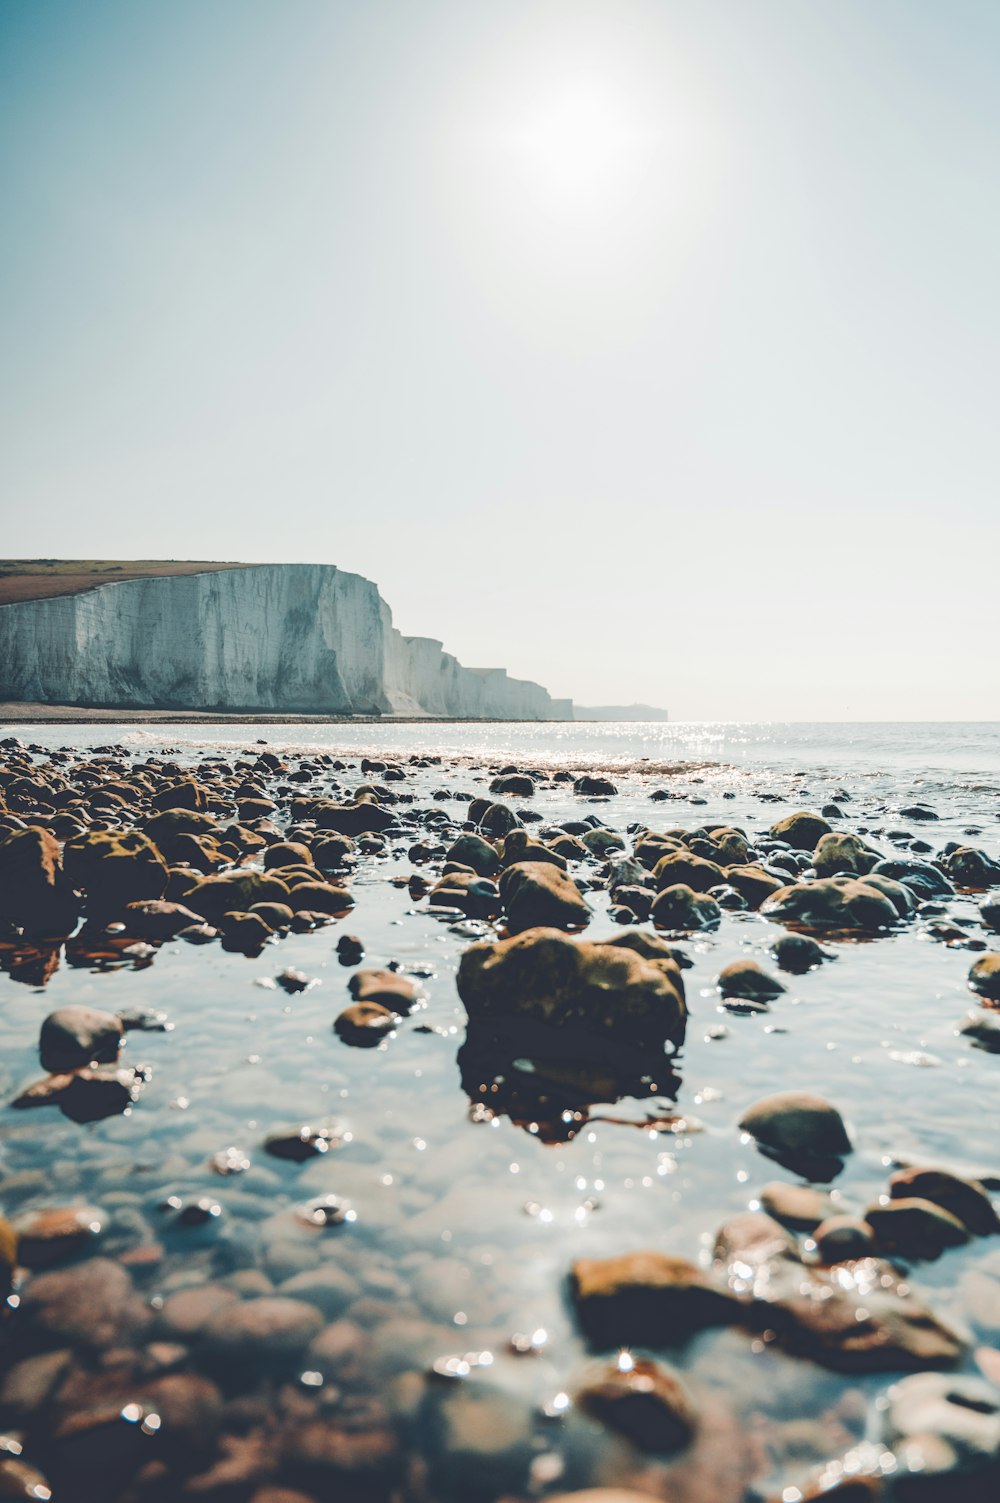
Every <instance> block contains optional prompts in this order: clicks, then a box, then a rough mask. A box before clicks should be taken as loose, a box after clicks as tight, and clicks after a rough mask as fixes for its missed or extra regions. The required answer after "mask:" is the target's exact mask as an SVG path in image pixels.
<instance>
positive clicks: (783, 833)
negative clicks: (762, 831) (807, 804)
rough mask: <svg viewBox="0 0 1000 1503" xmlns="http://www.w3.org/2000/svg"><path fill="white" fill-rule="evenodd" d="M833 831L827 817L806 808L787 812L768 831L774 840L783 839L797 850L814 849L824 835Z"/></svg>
mask: <svg viewBox="0 0 1000 1503" xmlns="http://www.w3.org/2000/svg"><path fill="white" fill-rule="evenodd" d="M831 833H832V831H831V826H830V825H829V824H828V823H827V821H826V820H825V819H823V818H822V817H821V816H820V815H819V814H809V813H807V812H806V811H805V810H800V811H799V812H798V813H796V814H786V815H785V817H784V819H779V820H778V823H777V824H775V825H772V826H771V828H770V830H769V831H768V834H769V835H770V837H771V839H772V840H783V841H784V842H785V844H786V845H790V846H791V847H792V849H793V850H796V851H814V850H815V849H816V847H817V845H818V844H819V842H820V840H821V839H822V838H823V836H824V835H829V834H831Z"/></svg>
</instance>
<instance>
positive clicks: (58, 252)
mask: <svg viewBox="0 0 1000 1503" xmlns="http://www.w3.org/2000/svg"><path fill="white" fill-rule="evenodd" d="M998 67H1000V5H998V4H997V3H996V0H975V3H974V0H816V3H810V0H697V3H696V0H684V3H680V0H658V3H654V0H322V3H319V0H295V3H286V0H159V3H153V0H64V3H58V0H0V190H2V203H3V211H4V212H3V218H4V230H3V234H2V237H0V383H2V393H0V395H2V407H0V411H2V418H0V423H2V432H0V505H2V513H0V523H2V528H0V553H3V554H5V555H19V556H23V555H26V556H48V555H60V556H73V557H86V556H99V557H112V558H119V557H120V558H129V557H161V556H162V557H176V558H185V557H186V558H190V557H194V558H220V559H242V560H247V561H256V560H262V561H263V560H277V561H299V560H306V561H313V560H320V561H324V562H329V563H336V564H338V565H340V566H341V567H343V568H346V569H353V570H356V571H358V572H359V573H362V574H365V575H367V576H369V577H370V578H372V579H374V580H376V581H377V582H378V584H379V586H380V587H381V589H382V593H383V594H384V595H385V597H386V599H387V600H388V601H389V602H390V604H391V605H392V607H393V611H394V614H395V618H396V622H397V624H398V625H399V626H400V627H401V628H402V629H403V630H404V631H407V632H412V633H421V634H426V635H431V636H438V637H442V638H443V639H444V640H445V642H446V644H447V646H448V647H449V648H450V649H451V650H452V651H454V652H456V653H457V654H458V656H459V657H461V658H462V660H463V661H464V662H466V663H470V664H494V663H501V664H504V665H505V666H506V667H508V668H509V669H510V670H511V671H512V672H515V673H518V674H523V675H525V676H529V677H533V678H537V679H540V680H541V681H542V682H543V683H545V684H546V685H547V686H548V687H549V688H550V689H551V690H552V691H553V693H557V694H570V695H573V696H574V697H575V698H576V699H578V700H580V701H583V702H584V703H588V702H589V703H595V702H606V701H615V702H621V701H629V700H633V699H642V700H646V701H651V702H653V703H658V704H664V705H668V706H669V708H670V709H671V711H672V713H674V714H675V715H676V716H677V717H678V718H701V717H722V718H739V717H745V716H750V717H754V718H768V717H781V718H802V719H807V718H813V717H822V718H868V717H871V718H892V717H896V716H900V717H904V718H936V717H959V718H961V717H966V716H967V717H970V718H973V717H975V718H1000V672H998V667H997V606H996V588H997V587H996V571H997V558H998V543H1000V422H998V406H1000V403H998V395H1000V296H998V288H997V281H998V274H1000V258H998V250H1000V243H998V242H1000V193H998V191H997V172H998V163H1000V89H998V87H997V76H998Z"/></svg>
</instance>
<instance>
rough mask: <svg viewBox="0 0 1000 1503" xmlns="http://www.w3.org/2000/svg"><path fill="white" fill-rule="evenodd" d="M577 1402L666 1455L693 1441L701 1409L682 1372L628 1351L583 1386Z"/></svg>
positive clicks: (645, 1448) (650, 1449)
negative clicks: (681, 1377) (635, 1356)
mask: <svg viewBox="0 0 1000 1503" xmlns="http://www.w3.org/2000/svg"><path fill="white" fill-rule="evenodd" d="M576 1403H577V1406H578V1407H579V1408H580V1409H582V1410H583V1411H584V1413H585V1414H589V1415H590V1416H591V1418H592V1419H595V1420H597V1421H598V1422H599V1423H600V1424H602V1425H606V1426H607V1428H608V1429H609V1430H615V1431H617V1432H618V1434H619V1435H623V1436H624V1437H625V1439H626V1440H628V1441H630V1442H631V1443H632V1445H634V1446H637V1447H638V1448H639V1450H640V1451H647V1452H650V1453H651V1454H653V1455H660V1456H665V1455H669V1454H670V1453H671V1452H673V1451H679V1450H681V1449H682V1448H683V1447H684V1446H686V1445H687V1444H688V1442H689V1441H690V1439H691V1437H692V1435H693V1434H694V1431H695V1428H696V1426H697V1424H698V1411H697V1409H696V1407H695V1403H694V1400H693V1398H692V1397H691V1394H690V1392H689V1391H688V1389H687V1387H686V1386H685V1385H684V1383H683V1382H682V1381H681V1379H680V1376H679V1375H678V1374H677V1373H675V1372H674V1371H672V1370H671V1369H670V1368H667V1367H664V1366H663V1365H662V1364H661V1363H659V1362H651V1361H649V1360H647V1359H644V1358H633V1357H632V1356H631V1355H630V1354H629V1353H627V1352H626V1353H622V1355H621V1356H620V1357H619V1358H618V1360H617V1361H615V1362H611V1363H608V1365H607V1366H605V1367H604V1368H602V1369H601V1370H600V1371H599V1372H596V1373H594V1374H592V1375H591V1376H589V1377H588V1378H587V1380H586V1381H585V1382H584V1383H583V1384H582V1385H581V1387H580V1388H579V1389H578V1390H577V1394H576Z"/></svg>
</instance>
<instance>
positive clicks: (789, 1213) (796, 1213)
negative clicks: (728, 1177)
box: [759, 1180, 837, 1232]
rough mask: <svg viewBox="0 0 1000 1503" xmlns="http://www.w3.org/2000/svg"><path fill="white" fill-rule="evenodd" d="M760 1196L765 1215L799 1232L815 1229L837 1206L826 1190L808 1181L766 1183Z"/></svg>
mask: <svg viewBox="0 0 1000 1503" xmlns="http://www.w3.org/2000/svg"><path fill="white" fill-rule="evenodd" d="M759 1200H760V1204H761V1209H762V1210H764V1211H766V1212H767V1214H768V1216H771V1217H773V1218H774V1220H775V1221H780V1222H781V1224H782V1226H787V1227H791V1228H792V1229H793V1230H794V1231H798V1232H812V1231H815V1230H816V1228H817V1227H818V1226H819V1225H820V1223H821V1222H823V1221H826V1220H827V1218H828V1217H831V1216H833V1215H834V1214H835V1213H836V1209H837V1208H836V1205H835V1204H834V1202H833V1201H832V1200H831V1198H830V1196H829V1195H828V1194H826V1192H825V1191H823V1190H814V1189H812V1188H811V1186H809V1185H788V1184H784V1183H783V1182H782V1181H780V1180H775V1181H774V1182H773V1183H772V1184H769V1185H765V1186H764V1188H763V1190H761V1192H760V1196H759Z"/></svg>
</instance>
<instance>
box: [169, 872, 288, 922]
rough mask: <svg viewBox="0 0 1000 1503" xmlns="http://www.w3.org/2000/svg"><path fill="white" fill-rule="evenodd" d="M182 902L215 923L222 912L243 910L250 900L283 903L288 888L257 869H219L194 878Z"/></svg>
mask: <svg viewBox="0 0 1000 1503" xmlns="http://www.w3.org/2000/svg"><path fill="white" fill-rule="evenodd" d="M184 902H185V903H186V904H187V906H188V907H189V908H193V909H194V911H195V912H196V913H200V914H202V915H204V917H205V918H206V919H207V920H208V922H209V923H210V924H218V923H219V922H220V921H221V919H222V918H223V916H224V915H225V914H227V913H246V912H247V910H248V909H249V908H250V907H251V906H252V905H253V904H254V903H287V902H288V888H287V887H286V886H285V884H284V882H282V881H280V880H279V879H278V878H277V877H265V876H264V875H263V873H261V872H253V871H235V872H221V873H220V874H219V875H218V876H217V877H203V878H202V879H201V880H200V881H197V882H195V883H194V885H193V886H191V887H189V888H188V890H187V891H186V892H185V893H184Z"/></svg>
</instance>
